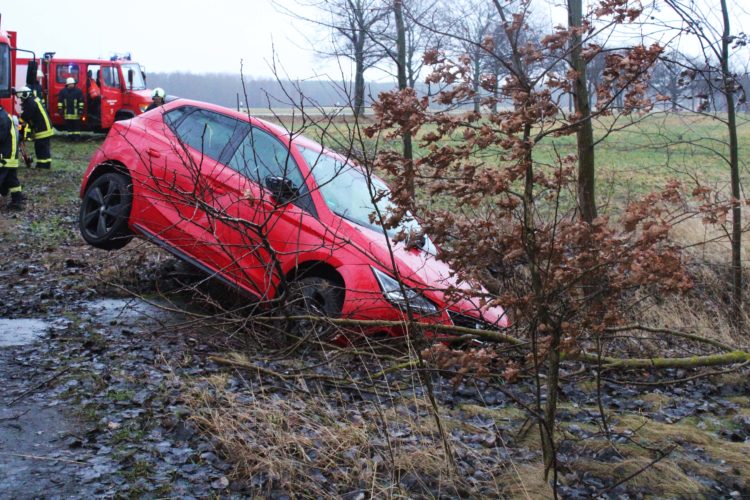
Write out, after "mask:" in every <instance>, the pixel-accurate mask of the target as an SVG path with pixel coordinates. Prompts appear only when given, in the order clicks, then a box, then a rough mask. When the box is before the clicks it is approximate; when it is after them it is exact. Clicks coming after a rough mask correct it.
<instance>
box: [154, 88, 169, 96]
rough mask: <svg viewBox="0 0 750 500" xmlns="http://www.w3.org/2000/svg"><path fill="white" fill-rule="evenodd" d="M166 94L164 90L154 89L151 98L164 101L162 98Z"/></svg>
mask: <svg viewBox="0 0 750 500" xmlns="http://www.w3.org/2000/svg"><path fill="white" fill-rule="evenodd" d="M166 95H167V93H166V92H164V89H163V88H161V87H156V88H155V89H154V91H153V92H151V98H152V99H156V98H157V97H161V98H162V99H164V96H166Z"/></svg>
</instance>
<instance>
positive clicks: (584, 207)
mask: <svg viewBox="0 0 750 500" xmlns="http://www.w3.org/2000/svg"><path fill="white" fill-rule="evenodd" d="M582 19H583V4H582V0H568V26H569V27H571V28H573V27H576V28H578V27H580V26H581V23H582ZM570 64H571V66H572V67H573V70H574V71H575V72H576V73H577V76H576V80H575V85H574V91H573V93H574V97H575V110H576V113H577V115H578V117H579V118H578V119H579V120H582V121H581V124H580V127H579V128H578V130H577V132H576V139H577V143H578V205H579V208H580V210H581V217H582V218H583V220H585V221H586V222H588V223H591V222H592V221H593V220H594V219H595V218H596V196H595V179H594V173H595V170H594V167H595V163H594V130H593V127H592V125H591V105H590V103H589V92H588V87H587V85H586V62H585V61H584V60H583V57H582V56H581V36H580V35H575V36H573V37H571V40H570Z"/></svg>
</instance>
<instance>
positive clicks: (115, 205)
mask: <svg viewBox="0 0 750 500" xmlns="http://www.w3.org/2000/svg"><path fill="white" fill-rule="evenodd" d="M132 203H133V186H132V183H131V181H130V179H129V178H128V177H127V176H125V175H123V174H119V173H115V172H111V173H107V174H104V175H102V176H101V177H98V178H97V179H95V180H94V182H92V183H91V184H90V185H89V186H88V188H86V193H85V194H84V195H83V201H82V202H81V211H80V213H79V217H78V223H79V226H80V229H81V235H82V236H83V239H84V240H86V242H87V243H88V244H90V245H92V246H95V247H97V248H102V249H104V250H116V249H118V248H122V247H124V246H125V245H127V244H128V242H129V241H130V240H131V239H133V234H132V233H131V232H130V229H129V228H128V219H129V217H130V207H131V206H132Z"/></svg>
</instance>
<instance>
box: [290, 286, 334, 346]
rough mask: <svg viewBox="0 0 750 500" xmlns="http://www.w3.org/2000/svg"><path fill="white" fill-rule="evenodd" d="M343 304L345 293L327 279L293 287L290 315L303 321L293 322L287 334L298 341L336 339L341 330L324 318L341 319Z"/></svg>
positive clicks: (291, 287) (327, 340) (291, 290)
mask: <svg viewBox="0 0 750 500" xmlns="http://www.w3.org/2000/svg"><path fill="white" fill-rule="evenodd" d="M343 301H344V294H343V289H342V288H341V287H340V286H338V285H336V284H335V283H333V282H332V281H329V280H327V279H325V278H318V277H314V276H310V277H305V278H301V279H298V280H296V281H294V282H292V283H290V284H289V292H288V302H287V308H286V309H287V314H288V315H289V316H297V317H303V319H297V320H294V321H292V322H290V324H289V325H288V333H289V334H290V335H292V336H293V337H296V338H299V339H303V338H308V339H312V340H318V341H322V342H330V341H332V340H334V339H336V337H338V335H339V331H340V328H339V327H337V326H336V325H332V324H330V323H326V322H325V321H324V320H322V318H324V317H328V318H335V317H338V316H340V315H341V308H342V306H343Z"/></svg>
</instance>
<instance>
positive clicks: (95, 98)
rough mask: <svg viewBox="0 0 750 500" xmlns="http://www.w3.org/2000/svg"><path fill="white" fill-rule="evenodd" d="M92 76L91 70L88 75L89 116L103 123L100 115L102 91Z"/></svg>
mask: <svg viewBox="0 0 750 500" xmlns="http://www.w3.org/2000/svg"><path fill="white" fill-rule="evenodd" d="M92 76H93V75H92V73H91V70H89V71H88V73H87V75H86V89H87V90H86V97H87V98H88V101H89V111H88V114H89V117H90V118H92V119H94V120H95V121H101V117H100V116H99V114H100V112H101V107H102V91H101V89H100V88H99V85H97V83H96V80H94V79H93V78H92Z"/></svg>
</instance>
